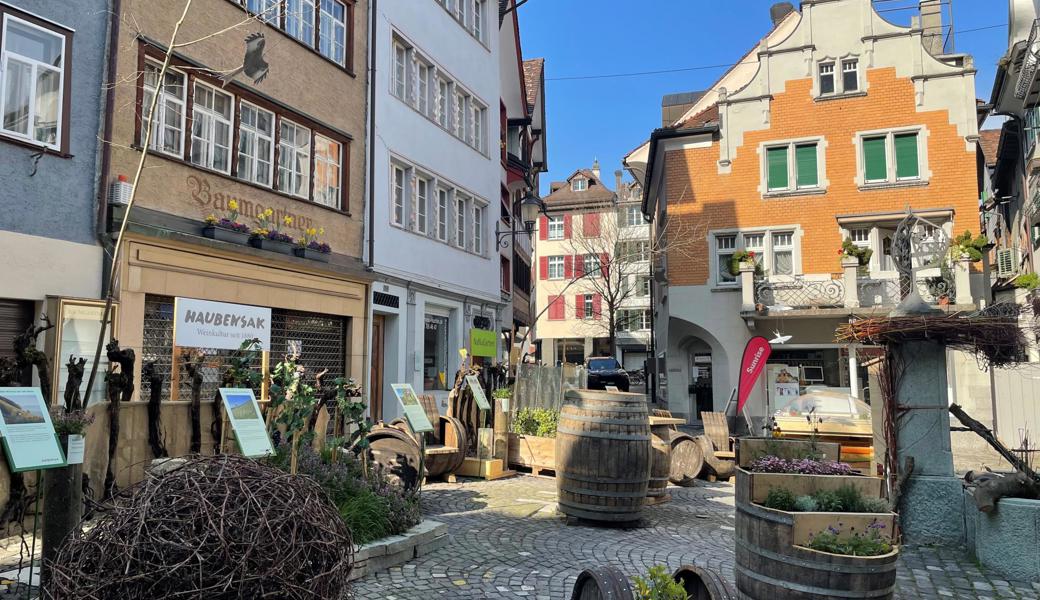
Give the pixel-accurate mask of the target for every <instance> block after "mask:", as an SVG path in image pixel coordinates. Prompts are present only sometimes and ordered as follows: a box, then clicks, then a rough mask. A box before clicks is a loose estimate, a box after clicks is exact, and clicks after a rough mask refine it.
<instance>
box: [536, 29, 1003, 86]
mask: <svg viewBox="0 0 1040 600" xmlns="http://www.w3.org/2000/svg"><path fill="white" fill-rule="evenodd" d="M998 27H1007V23H1002V24H1000V25H986V26H985V27H975V28H973V29H961V30H960V31H955V32H954V33H955V34H958V33H972V32H975V31H985V30H988V29H997V28H998ZM756 62H758V61H745V62H742V63H727V64H722V65H701V66H698V67H681V68H677V69H659V70H656V71H632V72H629V73H603V74H597V75H569V76H564V77H546V78H545V80H546V81H578V80H587V79H618V78H621V77H642V76H646V75H662V74H665V73H683V72H689V71H707V70H709V69H728V68H730V67H735V66H737V65H740V64H745V65H749V64H754V63H756Z"/></svg>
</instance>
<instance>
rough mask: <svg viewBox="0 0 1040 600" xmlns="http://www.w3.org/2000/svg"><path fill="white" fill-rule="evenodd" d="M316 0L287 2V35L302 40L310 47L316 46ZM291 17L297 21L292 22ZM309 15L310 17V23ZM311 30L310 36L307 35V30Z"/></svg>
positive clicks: (288, 0)
mask: <svg viewBox="0 0 1040 600" xmlns="http://www.w3.org/2000/svg"><path fill="white" fill-rule="evenodd" d="M315 1H316V0H285V33H288V34H289V35H290V36H292V37H293V38H295V39H297V40H300V41H301V42H303V43H305V44H307V45H308V46H313V45H314V32H315V22H316V16H317V10H316V8H315ZM290 15H294V17H292V18H293V19H295V22H292V21H290ZM307 15H310V20H309V21H308V19H307ZM308 27H309V28H310V35H307V28H308Z"/></svg>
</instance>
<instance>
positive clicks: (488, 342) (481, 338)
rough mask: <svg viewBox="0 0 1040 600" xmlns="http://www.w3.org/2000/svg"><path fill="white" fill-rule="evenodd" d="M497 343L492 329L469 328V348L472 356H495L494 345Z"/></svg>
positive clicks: (496, 337)
mask: <svg viewBox="0 0 1040 600" xmlns="http://www.w3.org/2000/svg"><path fill="white" fill-rule="evenodd" d="M497 344H498V336H497V335H496V334H495V332H494V331H488V330H487V329H470V330H469V348H470V354H472V355H473V356H486V357H489V358H494V357H495V354H496V352H495V346H496V345H497Z"/></svg>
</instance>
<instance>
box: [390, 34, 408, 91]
mask: <svg viewBox="0 0 1040 600" xmlns="http://www.w3.org/2000/svg"><path fill="white" fill-rule="evenodd" d="M393 60H394V70H393V76H392V77H391V78H390V93H391V94H392V95H393V96H395V97H397V98H398V99H400V100H404V101H405V102H407V101H408V47H407V46H405V45H404V44H402V43H401V42H400V40H396V39H395V40H394V53H393Z"/></svg>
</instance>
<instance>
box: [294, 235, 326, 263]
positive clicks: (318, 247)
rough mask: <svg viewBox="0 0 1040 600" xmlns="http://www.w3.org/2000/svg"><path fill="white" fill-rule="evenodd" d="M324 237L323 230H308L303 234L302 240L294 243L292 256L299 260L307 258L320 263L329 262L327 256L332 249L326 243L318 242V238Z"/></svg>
mask: <svg viewBox="0 0 1040 600" xmlns="http://www.w3.org/2000/svg"><path fill="white" fill-rule="evenodd" d="M323 235H325V228H324V227H322V228H320V229H315V228H313V227H310V228H308V229H307V230H306V231H304V232H303V238H301V239H299V240H297V241H296V247H295V248H293V254H295V255H296V256H299V257H300V258H309V259H311V260H317V261H321V262H329V254H330V253H332V248H331V247H330V246H329V245H328V243H326V242H322V241H318V236H323Z"/></svg>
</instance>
